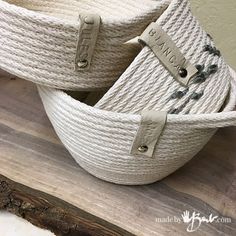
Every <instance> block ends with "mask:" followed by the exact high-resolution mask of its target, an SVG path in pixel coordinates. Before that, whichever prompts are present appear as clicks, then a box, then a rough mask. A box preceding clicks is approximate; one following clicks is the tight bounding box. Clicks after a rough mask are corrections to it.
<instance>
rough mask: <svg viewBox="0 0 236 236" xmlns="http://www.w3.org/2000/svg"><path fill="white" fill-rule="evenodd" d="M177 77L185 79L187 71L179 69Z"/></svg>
mask: <svg viewBox="0 0 236 236" xmlns="http://www.w3.org/2000/svg"><path fill="white" fill-rule="evenodd" d="M179 75H180V77H182V78H185V77H186V76H187V75H188V71H187V70H186V69H184V68H181V69H180V70H179Z"/></svg>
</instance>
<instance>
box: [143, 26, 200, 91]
mask: <svg viewBox="0 0 236 236" xmlns="http://www.w3.org/2000/svg"><path fill="white" fill-rule="evenodd" d="M139 41H140V42H141V43H144V44H145V45H147V46H148V47H150V48H151V50H152V51H153V52H154V54H155V55H156V56H157V58H159V60H160V61H161V63H162V64H163V65H164V66H165V68H166V69H167V70H168V71H169V72H170V73H171V74H172V76H173V77H174V78H175V79H176V80H177V81H178V82H179V83H180V84H181V85H183V86H188V83H189V81H190V80H191V78H193V76H194V75H196V74H197V72H198V70H197V69H196V67H195V66H193V65H192V64H191V63H190V62H189V61H188V60H187V59H186V58H185V57H184V55H183V54H182V53H181V51H180V50H179V49H178V48H177V46H176V45H175V43H174V42H173V41H172V39H171V38H170V36H169V35H168V34H167V33H166V32H165V31H164V30H163V29H162V28H161V27H160V26H159V25H158V24H157V23H154V22H153V23H151V24H150V25H149V26H148V27H147V29H146V30H145V31H144V32H143V34H142V35H141V36H140V38H139ZM180 70H182V71H183V70H184V72H185V74H182V75H181V73H180Z"/></svg>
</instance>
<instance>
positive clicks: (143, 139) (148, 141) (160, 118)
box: [130, 110, 167, 158]
mask: <svg viewBox="0 0 236 236" xmlns="http://www.w3.org/2000/svg"><path fill="white" fill-rule="evenodd" d="M141 116H142V119H141V123H140V126H139V129H138V131H137V134H136V137H135V139H134V141H133V145H132V148H131V152H130V153H131V154H132V155H142V156H146V157H149V158H150V157H153V154H154V151H155V148H156V145H157V143H158V140H159V138H160V136H161V134H162V131H163V129H164V127H165V124H166V120H167V112H164V111H148V110H146V111H143V112H142V114H141Z"/></svg>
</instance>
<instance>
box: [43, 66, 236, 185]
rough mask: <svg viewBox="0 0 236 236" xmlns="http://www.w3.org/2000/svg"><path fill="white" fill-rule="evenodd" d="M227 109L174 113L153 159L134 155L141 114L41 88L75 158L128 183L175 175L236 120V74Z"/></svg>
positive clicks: (93, 171) (100, 175)
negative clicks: (96, 105)
mask: <svg viewBox="0 0 236 236" xmlns="http://www.w3.org/2000/svg"><path fill="white" fill-rule="evenodd" d="M232 76H233V79H232V81H231V85H232V89H231V92H230V96H229V99H228V102H227V104H226V105H225V107H224V109H223V111H222V112H219V113H212V114H196V115H174V114H169V115H168V117H167V123H166V126H165V128H164V131H163V133H162V135H161V137H160V139H159V141H158V144H157V146H156V149H155V152H154V155H153V157H152V158H147V157H137V156H134V155H130V154H129V153H130V148H131V146H132V143H133V140H134V138H135V136H136V133H137V130H138V128H139V125H140V122H141V116H140V115H135V114H123V113H115V112H110V111H105V110H100V109H97V108H94V107H91V106H88V105H86V104H84V103H82V102H80V101H78V100H75V99H73V98H72V97H71V96H69V95H68V94H66V93H64V92H62V91H60V90H53V89H49V88H45V87H39V92H40V96H41V98H42V101H43V104H44V107H45V109H46V112H47V114H48V116H49V118H50V121H51V122H52V124H53V126H54V128H55V130H56V132H57V134H58V136H59V137H60V139H61V141H62V142H63V144H64V145H65V147H66V148H67V149H68V150H69V152H70V153H71V155H72V156H73V157H74V159H75V160H76V161H77V162H78V163H79V165H81V166H82V167H83V168H84V169H85V170H87V171H88V172H89V173H91V174H93V175H95V176H97V177H98V178H101V179H103V180H106V181H109V182H113V183H117V184H127V185H141V184H149V183H153V182H155V181H157V180H161V179H162V178H164V177H166V176H167V175H169V174H171V173H172V172H174V171H175V170H177V169H178V168H180V167H181V166H183V165H184V164H185V163H186V162H188V161H189V160H190V159H191V158H192V157H193V156H195V155H196V154H197V153H198V152H199V151H200V150H201V149H202V147H203V146H204V145H205V144H206V143H207V142H208V141H209V139H210V138H211V137H212V136H213V135H214V134H215V132H216V131H217V129H218V128H220V127H226V126H235V125H236V112H235V111H232V110H233V109H234V107H235V104H236V96H235V95H236V86H235V81H236V73H235V72H233V71H232Z"/></svg>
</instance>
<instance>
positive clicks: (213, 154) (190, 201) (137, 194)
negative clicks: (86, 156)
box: [0, 78, 236, 236]
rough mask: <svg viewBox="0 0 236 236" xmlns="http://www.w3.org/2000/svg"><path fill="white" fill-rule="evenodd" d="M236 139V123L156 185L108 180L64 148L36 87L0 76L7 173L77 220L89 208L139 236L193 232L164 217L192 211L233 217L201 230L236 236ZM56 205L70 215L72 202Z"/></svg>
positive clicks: (0, 132)
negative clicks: (91, 172)
mask: <svg viewBox="0 0 236 236" xmlns="http://www.w3.org/2000/svg"><path fill="white" fill-rule="evenodd" d="M235 140H236V128H227V129H222V130H221V131H219V132H218V133H217V135H216V136H215V137H214V138H213V139H212V140H211V142H210V143H209V144H208V145H207V146H206V147H205V149H204V150H203V151H201V153H199V155H198V156H197V157H195V158H194V159H193V160H192V161H191V162H190V163H188V164H187V165H186V166H184V167H183V168H181V169H180V170H179V171H177V172H176V173H174V174H173V175H171V176H169V177H168V178H166V179H164V180H163V181H160V182H157V183H155V184H152V185H147V186H134V187H131V186H118V185H114V184H110V183H106V182H104V181H101V180H99V179H97V178H95V177H93V176H91V175H89V174H88V173H87V172H85V171H84V170H83V169H81V168H80V167H79V166H78V165H77V164H76V163H75V161H74V160H73V159H72V158H71V156H70V155H69V153H68V152H67V151H66V150H65V149H64V147H63V146H62V144H61V143H60V141H59V140H58V138H57V137H56V135H55V132H54V131H53V128H52V126H51V125H50V122H49V121H48V118H47V117H46V114H45V112H44V109H43V107H42V104H41V101H40V99H39V97H38V94H37V91H36V88H35V86H34V85H33V84H31V83H29V82H26V81H23V80H20V79H14V80H13V79H9V78H5V79H4V78H2V79H1V80H0V175H2V176H5V177H7V178H9V179H11V180H12V181H14V182H17V183H20V184H23V185H25V186H27V187H28V188H30V189H35V190H37V191H39V192H40V193H46V194H47V196H48V195H50V196H53V197H55V198H57V199H61V201H63V203H67V204H69V206H74V207H75V208H74V209H77V210H75V212H77V213H75V215H76V214H78V217H81V213H80V212H81V211H83V212H86V214H88V215H89V216H94V219H95V220H94V221H97V219H102V220H104V221H105V222H108V223H107V224H108V227H107V228H108V229H109V230H115V231H117V232H118V233H119V230H120V229H123V230H124V232H125V233H126V231H128V232H130V233H132V234H135V235H147V236H152V235H173V234H175V235H183V236H184V235H189V233H188V232H187V231H186V228H187V225H186V224H184V223H158V222H157V219H158V218H165V217H174V216H176V217H181V214H182V213H183V211H185V210H189V211H190V212H193V211H196V212H199V213H201V214H203V215H206V216H208V215H210V214H213V215H218V216H225V217H230V218H231V223H213V224H202V225H201V227H200V229H198V230H197V231H196V232H195V233H194V235H234V232H235V231H236V188H235V186H236V178H235V176H236V171H235V169H236V158H235V156H236V145H234V144H235ZM1 178H2V177H1ZM13 186H14V184H13ZM16 188H17V187H16ZM17 189H18V188H17ZM19 191H20V189H19ZM27 191H28V190H27ZM27 191H26V192H27ZM0 192H1V191H0ZM23 192H24V191H23ZM0 194H1V193H0ZM24 198H25V196H24ZM47 198H48V197H45V199H47ZM49 198H50V197H49ZM48 201H49V202H50V200H48ZM58 202H60V201H58ZM52 205H54V206H55V207H56V208H57V207H59V208H60V209H62V211H65V212H67V207H66V204H65V205H64V206H60V205H57V201H56V200H55V201H54V202H53V204H52ZM68 214H69V215H70V214H71V213H68ZM115 226H116V227H117V228H115V229H114V227H115ZM121 234H122V233H121ZM92 235H93V234H92ZM94 235H96V233H95V234H94ZM98 235H99V234H98Z"/></svg>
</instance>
